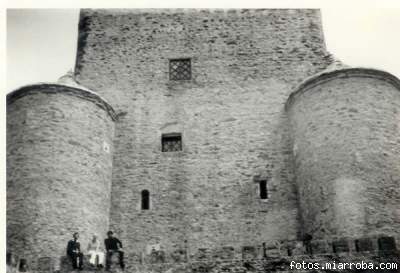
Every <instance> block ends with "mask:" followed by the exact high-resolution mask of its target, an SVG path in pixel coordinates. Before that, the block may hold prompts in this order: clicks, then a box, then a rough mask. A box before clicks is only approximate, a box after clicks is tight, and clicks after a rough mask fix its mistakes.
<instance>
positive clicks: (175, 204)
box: [75, 10, 330, 252]
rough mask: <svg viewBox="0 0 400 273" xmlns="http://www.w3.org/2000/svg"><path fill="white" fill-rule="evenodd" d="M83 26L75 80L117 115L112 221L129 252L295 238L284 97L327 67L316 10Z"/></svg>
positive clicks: (101, 16) (147, 13) (114, 15)
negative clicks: (182, 70)
mask: <svg viewBox="0 0 400 273" xmlns="http://www.w3.org/2000/svg"><path fill="white" fill-rule="evenodd" d="M79 33H80V34H79V43H78V57H77V61H76V69H75V73H76V77H77V80H78V81H79V82H80V83H81V84H82V85H84V86H87V87H89V88H90V89H93V90H96V91H97V92H98V93H99V94H100V95H101V96H103V97H104V98H105V99H106V100H107V101H109V102H110V103H111V105H113V107H114V108H115V109H116V111H117V113H118V116H119V119H118V122H117V124H116V136H115V153H114V166H113V167H114V169H113V190H112V197H111V199H112V200H111V202H112V205H111V206H112V210H111V214H110V223H111V228H112V229H113V230H116V231H117V233H118V234H119V235H120V237H121V238H122V239H123V240H124V241H125V242H126V244H127V245H128V247H129V248H134V249H146V247H147V246H148V245H153V244H161V245H162V246H164V247H165V249H166V250H168V251H175V250H180V249H187V250H188V251H189V252H192V251H193V252H195V251H197V249H198V248H211V249H212V248H215V247H217V246H220V245H228V246H235V247H239V246H243V245H245V246H246V245H254V244H256V243H258V242H260V241H262V242H272V241H275V240H295V239H296V238H298V237H299V232H300V229H299V222H298V208H297V202H298V200H297V195H296V190H295V187H294V186H295V185H294V180H293V172H292V168H291V158H290V154H291V151H290V138H289V131H288V123H287V120H286V119H287V117H286V113H285V111H284V104H285V101H286V99H287V97H288V96H289V94H290V92H291V90H292V88H293V87H294V86H295V85H296V84H298V83H299V82H300V81H302V80H303V79H304V78H306V77H308V76H310V75H312V74H314V73H316V72H318V71H320V70H322V69H323V68H325V67H326V66H327V65H328V63H329V62H330V59H329V58H328V54H327V52H326V49H325V44H324V39H323V35H322V29H321V22H320V13H319V11H318V10H135V11H132V10H128V11H127V10H83V11H82V12H81V18H80V28H79ZM180 61H181V62H182V64H184V62H185V61H186V62H187V65H188V66H189V68H188V69H190V71H189V72H190V75H189V76H188V77H187V78H185V79H183V80H178V79H173V78H171V77H173V76H174V74H172V73H173V71H172V69H173V65H174V64H175V63H174V62H180ZM177 65H180V64H179V63H177ZM174 134H175V135H176V136H177V137H178V138H180V141H181V145H182V149H181V150H180V151H176V152H163V151H162V138H163V136H167V137H168V135H174ZM263 181H265V182H263ZM260 183H261V184H262V183H266V184H267V185H266V188H267V191H268V198H267V199H261V198H260V194H259V193H258V191H259V189H260V185H261V184H260ZM143 190H147V191H148V192H149V193H150V200H151V206H150V209H149V210H142V209H141V192H142V191H143Z"/></svg>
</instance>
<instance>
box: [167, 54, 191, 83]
mask: <svg viewBox="0 0 400 273" xmlns="http://www.w3.org/2000/svg"><path fill="white" fill-rule="evenodd" d="M191 78H192V69H191V63H190V59H175V60H169V79H170V80H173V81H181V80H190V79H191Z"/></svg>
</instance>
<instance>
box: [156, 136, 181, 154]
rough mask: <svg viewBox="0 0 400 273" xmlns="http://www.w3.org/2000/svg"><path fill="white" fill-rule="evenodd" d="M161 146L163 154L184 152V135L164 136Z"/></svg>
mask: <svg viewBox="0 0 400 273" xmlns="http://www.w3.org/2000/svg"><path fill="white" fill-rule="evenodd" d="M161 145H162V151H163V152H178V151H182V135H181V134H164V135H162V136H161Z"/></svg>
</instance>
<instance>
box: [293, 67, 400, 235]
mask: <svg viewBox="0 0 400 273" xmlns="http://www.w3.org/2000/svg"><path fill="white" fill-rule="evenodd" d="M288 110H289V115H290V119H291V121H292V125H293V137H294V147H293V150H294V154H295V165H296V179H297V183H298V188H299V190H298V191H299V199H300V208H301V213H302V216H303V217H302V220H303V222H302V223H303V227H304V230H305V232H306V233H308V234H310V235H312V236H313V237H314V238H318V239H328V238H340V237H341V236H344V237H355V236H375V235H381V234H386V235H398V234H399V230H400V207H399V203H400V165H399V162H400V130H399V120H400V81H399V80H398V79H396V78H395V77H394V76H392V75H390V74H388V73H385V72H381V71H377V70H372V69H344V70H339V71H334V72H331V73H326V74H323V75H320V76H319V77H316V78H314V79H311V80H310V81H308V82H306V83H305V84H303V85H302V86H301V87H300V88H299V90H298V91H297V92H295V93H294V94H293V95H292V96H291V98H290V100H289V103H288Z"/></svg>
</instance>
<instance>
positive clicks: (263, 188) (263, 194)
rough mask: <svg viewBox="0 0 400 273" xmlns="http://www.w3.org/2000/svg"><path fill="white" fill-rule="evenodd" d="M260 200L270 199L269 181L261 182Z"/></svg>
mask: <svg viewBox="0 0 400 273" xmlns="http://www.w3.org/2000/svg"><path fill="white" fill-rule="evenodd" d="M260 198H261V199H268V190H267V180H261V181H260Z"/></svg>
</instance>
